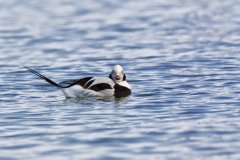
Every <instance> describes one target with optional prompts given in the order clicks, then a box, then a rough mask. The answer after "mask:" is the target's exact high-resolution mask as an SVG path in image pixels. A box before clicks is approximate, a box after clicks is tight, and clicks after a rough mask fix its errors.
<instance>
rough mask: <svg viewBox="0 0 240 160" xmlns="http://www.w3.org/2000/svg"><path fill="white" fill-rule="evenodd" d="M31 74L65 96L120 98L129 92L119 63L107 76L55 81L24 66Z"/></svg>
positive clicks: (129, 89)
mask: <svg viewBox="0 0 240 160" xmlns="http://www.w3.org/2000/svg"><path fill="white" fill-rule="evenodd" d="M24 67H25V68H26V69H28V70H29V71H30V72H32V73H33V74H35V75H37V76H38V77H40V78H41V79H43V80H45V81H46V82H48V83H49V84H51V85H53V86H55V87H57V88H58V89H60V90H61V91H62V92H63V93H64V95H65V96H66V97H67V98H87V97H96V98H108V97H115V98H122V97H126V96H129V95H130V94H131V86H130V85H129V84H128V82H127V81H126V75H125V74H124V72H123V68H122V67H121V66H120V65H115V66H114V67H113V70H112V72H111V73H110V75H109V77H85V78H81V79H77V80H70V81H64V82H61V83H56V82H54V81H52V80H50V79H49V78H47V77H45V76H44V75H42V74H40V73H39V72H37V71H35V70H33V69H31V68H29V67H26V66H24Z"/></svg>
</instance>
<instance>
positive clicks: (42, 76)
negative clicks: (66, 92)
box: [23, 66, 65, 88]
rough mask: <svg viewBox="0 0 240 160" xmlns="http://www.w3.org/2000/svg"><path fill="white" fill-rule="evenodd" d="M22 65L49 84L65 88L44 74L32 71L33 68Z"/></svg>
mask: <svg viewBox="0 0 240 160" xmlns="http://www.w3.org/2000/svg"><path fill="white" fill-rule="evenodd" d="M23 67H24V68H26V69H27V70H28V71H30V72H32V73H33V74H35V75H37V76H38V77H40V78H41V79H43V80H45V81H46V82H48V83H50V84H51V85H53V86H55V87H58V88H65V87H62V86H61V85H59V84H57V83H56V82H54V81H52V80H50V79H49V78H47V77H45V76H44V75H42V74H40V73H38V72H37V71H34V70H33V69H31V68H29V67H26V66H23Z"/></svg>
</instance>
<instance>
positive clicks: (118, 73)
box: [109, 65, 126, 83]
mask: <svg viewBox="0 0 240 160" xmlns="http://www.w3.org/2000/svg"><path fill="white" fill-rule="evenodd" d="M109 78H111V79H112V80H113V81H114V82H116V83H120V82H122V81H125V80H126V75H125V74H124V73H123V68H122V67H121V66H120V65H115V66H114V67H113V70H112V72H111V73H110V75H109Z"/></svg>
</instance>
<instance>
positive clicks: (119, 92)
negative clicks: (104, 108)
mask: <svg viewBox="0 0 240 160" xmlns="http://www.w3.org/2000/svg"><path fill="white" fill-rule="evenodd" d="M114 89H115V91H114V96H115V97H116V98H122V97H127V96H129V95H130V94H131V90H130V89H129V88H127V87H124V86H121V85H119V84H115V86H114Z"/></svg>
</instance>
